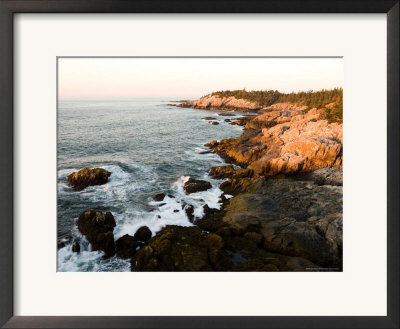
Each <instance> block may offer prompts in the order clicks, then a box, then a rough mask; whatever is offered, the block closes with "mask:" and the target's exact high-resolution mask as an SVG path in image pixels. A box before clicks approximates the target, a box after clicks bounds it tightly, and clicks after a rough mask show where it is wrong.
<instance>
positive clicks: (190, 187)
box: [183, 177, 211, 194]
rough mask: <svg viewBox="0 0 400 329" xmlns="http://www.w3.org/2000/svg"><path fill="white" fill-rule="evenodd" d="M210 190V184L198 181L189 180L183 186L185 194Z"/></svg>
mask: <svg viewBox="0 0 400 329" xmlns="http://www.w3.org/2000/svg"><path fill="white" fill-rule="evenodd" d="M210 188H211V184H210V182H207V181H205V180H200V179H194V178H191V177H190V178H189V179H188V180H187V181H186V182H185V184H184V185H183V189H184V190H185V192H186V194H190V193H196V192H201V191H207V190H208V189H210Z"/></svg>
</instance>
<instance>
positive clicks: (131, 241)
mask: <svg viewBox="0 0 400 329" xmlns="http://www.w3.org/2000/svg"><path fill="white" fill-rule="evenodd" d="M142 245H143V243H142V242H139V241H138V240H137V239H135V238H134V237H133V236H131V235H129V234H125V235H124V236H122V237H120V238H119V239H118V240H117V241H116V243H115V246H116V250H117V255H118V256H119V257H121V258H131V257H133V255H135V253H136V249H137V248H138V247H141V246H142Z"/></svg>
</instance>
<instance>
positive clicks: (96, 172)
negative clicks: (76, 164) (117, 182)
mask: <svg viewBox="0 0 400 329" xmlns="http://www.w3.org/2000/svg"><path fill="white" fill-rule="evenodd" d="M110 175H111V173H110V172H109V171H107V170H105V169H102V168H94V169H90V168H84V169H81V170H79V171H77V172H73V173H72V174H69V175H68V177H67V180H68V184H69V185H71V186H72V187H73V188H74V190H75V191H81V190H83V189H84V188H86V187H88V186H92V185H103V184H106V183H107V182H108V177H110Z"/></svg>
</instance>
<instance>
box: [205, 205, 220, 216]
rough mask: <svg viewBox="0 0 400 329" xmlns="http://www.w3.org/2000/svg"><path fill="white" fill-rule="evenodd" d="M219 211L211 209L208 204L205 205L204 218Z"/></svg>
mask: <svg viewBox="0 0 400 329" xmlns="http://www.w3.org/2000/svg"><path fill="white" fill-rule="evenodd" d="M217 211H218V209H215V208H210V207H209V206H208V204H205V205H204V206H203V212H204V216H208V215H210V214H213V213H215V212H217Z"/></svg>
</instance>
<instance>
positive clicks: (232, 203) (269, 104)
mask: <svg viewBox="0 0 400 329" xmlns="http://www.w3.org/2000/svg"><path fill="white" fill-rule="evenodd" d="M341 92H342V91H341V90H336V89H335V90H334V91H332V93H330V91H322V94H323V96H321V94H318V93H312V92H311V93H302V94H301V95H300V96H299V97H297V95H298V94H295V95H294V96H293V95H292V94H288V95H282V94H279V93H277V92H270V93H269V94H268V95H267V96H268V97H267V98H266V96H265V95H264V94H261V96H262V97H261V98H260V97H259V94H257V95H258V96H257V95H256V96H257V97H258V98H259V99H261V100H262V101H257V97H256V100H254V99H253V98H254V95H250V96H251V97H250V96H248V95H246V94H243V93H244V92H242V91H239V95H245V96H246V97H245V98H237V97H235V95H236V96H237V94H238V92H236V93H232V92H219V93H213V94H210V95H207V96H205V97H202V98H200V99H199V100H196V101H182V102H181V103H180V104H178V105H177V106H178V107H182V108H187V107H189V108H198V109H202V110H218V111H228V112H230V111H235V112H252V113H253V115H251V116H246V115H242V113H240V114H238V115H237V117H233V116H234V115H235V114H233V113H229V115H222V116H230V117H232V118H231V119H226V120H228V121H226V120H224V121H225V122H227V124H237V125H241V126H243V127H244V128H243V132H242V134H241V135H240V136H239V137H238V138H229V139H224V140H220V141H217V140H212V141H210V142H208V143H206V144H205V145H206V146H207V147H208V148H209V149H210V152H215V153H217V154H218V155H219V156H220V157H222V158H223V159H224V160H225V162H226V163H227V165H224V166H219V167H213V168H210V171H209V175H210V176H211V177H215V178H219V179H224V182H223V183H222V184H221V185H220V189H221V190H222V191H223V192H224V194H223V195H222V198H221V203H222V205H221V209H220V210H217V209H212V208H210V207H208V206H207V205H206V206H204V208H203V212H204V217H203V218H195V217H194V215H193V210H194V208H193V206H192V205H190V204H183V205H182V209H184V210H185V212H186V214H187V216H188V218H189V220H190V221H191V222H192V223H193V224H194V226H189V227H181V226H175V225H169V226H166V227H165V228H164V229H162V230H161V231H159V232H158V233H157V234H155V235H154V236H152V234H151V231H150V230H149V229H148V228H147V227H141V228H140V229H139V230H138V231H137V232H136V234H135V235H134V236H130V235H125V236H123V237H121V238H120V239H118V240H117V241H116V242H114V237H113V233H112V232H113V228H114V226H115V221H114V220H113V217H112V215H111V214H110V213H106V214H103V213H101V212H97V211H94V210H88V211H86V212H84V213H82V214H81V216H80V217H79V220H78V223H77V224H78V228H79V230H80V232H81V233H82V234H84V235H86V237H87V239H88V240H89V242H90V243H91V244H92V247H93V249H94V250H103V251H104V252H105V254H106V256H111V255H114V254H117V256H119V257H121V258H125V259H130V260H131V269H132V271H341V270H342V235H343V232H342V227H343V223H342V220H343V215H342V210H343V209H342V208H343V207H342V202H343V200H342V198H343V178H342V177H343V175H342V165H343V130H342V129H343V127H342V122H341V113H340V111H341V106H342V104H341ZM315 94H317V95H315ZM304 95H305V96H304ZM332 95H333V96H332ZM265 99H267V101H266V100H265ZM183 110H184V109H183ZM227 114H228V113H227ZM203 119H205V120H215V117H214V116H209V117H205V118H203ZM231 121H232V122H231ZM225 124H226V123H225ZM215 129H218V127H216V128H215ZM71 175H76V173H74V174H71ZM106 175H107V174H106ZM78 176H79V175H78ZM89 176H90V175H89ZM103 176H104V175H103V174H101V177H103ZM108 176H109V175H108ZM108 176H107V178H108ZM68 181H69V182H70V178H69V177H68ZM83 182H84V183H82V184H78V185H77V184H75V185H76V186H77V187H75V185H74V184H73V182H70V184H71V185H73V186H74V188H75V189H80V188H81V187H82V186H84V185H86V184H87V183H86V182H87V179H84V180H83ZM95 183H97V181H96V180H95ZM209 188H211V184H210V183H209V182H207V181H204V180H197V179H194V178H190V179H188V180H187V181H186V182H185V185H184V190H185V192H186V193H187V194H190V193H197V192H199V191H205V190H207V189H209ZM164 198H165V194H164V193H159V194H157V195H155V196H154V197H153V199H154V200H155V201H158V202H161V201H163V200H164ZM75 249H76V250H77V251H78V252H79V245H78V246H75Z"/></svg>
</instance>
